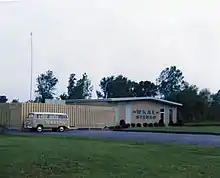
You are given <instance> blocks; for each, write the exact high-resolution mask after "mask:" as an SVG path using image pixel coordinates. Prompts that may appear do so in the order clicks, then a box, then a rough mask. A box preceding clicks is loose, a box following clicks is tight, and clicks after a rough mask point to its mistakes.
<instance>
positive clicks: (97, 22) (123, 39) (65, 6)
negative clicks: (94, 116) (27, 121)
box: [0, 0, 220, 101]
mask: <svg viewBox="0 0 220 178" xmlns="http://www.w3.org/2000/svg"><path fill="white" fill-rule="evenodd" d="M1 1H2V0H1ZM4 1H7V0H4ZM16 1H18V2H15V3H6V2H4V3H0V67H1V69H0V81H1V83H0V94H6V95H7V96H8V98H9V99H10V100H11V99H12V98H19V99H20V100H21V101H26V100H28V99H29V88H30V87H29V86H30V32H31V31H32V32H33V43H34V53H33V55H34V81H35V79H36V77H37V75H39V74H40V73H43V72H45V71H46V70H48V69H50V70H53V71H54V72H55V74H56V76H57V77H58V78H59V84H58V86H57V88H58V90H57V93H59V94H60V93H62V92H65V91H66V85H67V80H68V77H69V74H70V73H76V74H77V75H78V76H80V75H81V74H82V73H83V72H87V73H88V75H89V76H90V78H91V79H92V82H93V85H94V92H95V90H96V89H98V83H99V81H100V79H101V78H102V77H103V76H107V75H115V74H123V75H125V76H127V77H128V78H130V79H133V80H137V81H138V80H151V81H155V79H156V78H157V77H158V75H159V73H160V72H161V70H162V69H164V68H165V67H167V66H170V65H176V66H177V67H178V68H180V69H181V70H182V71H183V73H184V76H185V79H186V80H187V81H188V82H190V83H193V84H196V85H197V86H199V87H201V88H204V87H207V88H209V89H211V91H212V92H216V91H217V90H218V89H220V86H219V83H218V81H219V76H218V75H219V74H220V71H219V65H220V60H219V57H220V10H219V9H220V1H218V0H210V1H206V0H185V1H177V0H166V1H164V0H154V1H150V0H16ZM34 86H35V85H34ZM94 96H95V94H94Z"/></svg>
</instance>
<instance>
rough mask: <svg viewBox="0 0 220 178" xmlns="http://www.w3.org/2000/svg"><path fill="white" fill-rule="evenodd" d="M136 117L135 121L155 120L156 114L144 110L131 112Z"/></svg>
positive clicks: (152, 111)
mask: <svg viewBox="0 0 220 178" xmlns="http://www.w3.org/2000/svg"><path fill="white" fill-rule="evenodd" d="M133 113H134V114H135V115H136V119H156V114H158V113H159V112H156V111H154V110H144V109H136V110H134V111H133Z"/></svg>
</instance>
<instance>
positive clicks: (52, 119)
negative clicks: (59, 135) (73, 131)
mask: <svg viewBox="0 0 220 178" xmlns="http://www.w3.org/2000/svg"><path fill="white" fill-rule="evenodd" d="M24 128H27V129H34V130H37V131H38V132H42V131H43V130H44V129H52V131H59V132H63V131H64V130H65V129H69V118H68V115H67V114H65V113H53V112H30V113H29V114H28V116H27V118H26V119H25V121H24Z"/></svg>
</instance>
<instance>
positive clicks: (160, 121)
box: [158, 119, 165, 127]
mask: <svg viewBox="0 0 220 178" xmlns="http://www.w3.org/2000/svg"><path fill="white" fill-rule="evenodd" d="M158 125H159V126H160V127H164V126H165V124H164V121H163V119H160V120H159V124H158Z"/></svg>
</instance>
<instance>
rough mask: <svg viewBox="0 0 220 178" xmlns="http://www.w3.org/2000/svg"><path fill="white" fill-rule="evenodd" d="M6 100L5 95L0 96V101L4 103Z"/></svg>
mask: <svg viewBox="0 0 220 178" xmlns="http://www.w3.org/2000/svg"><path fill="white" fill-rule="evenodd" d="M7 101H8V99H7V97H6V96H0V103H6V102H7Z"/></svg>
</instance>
